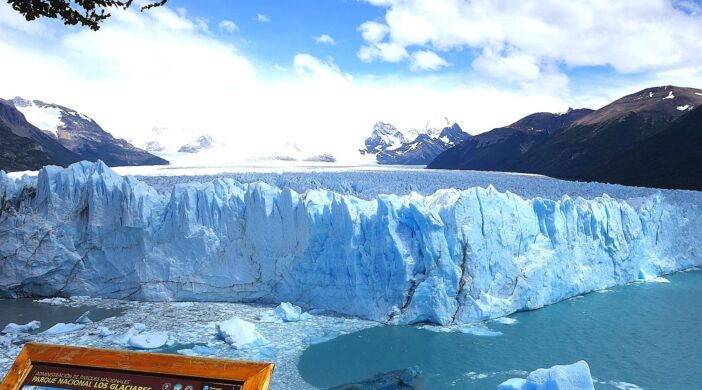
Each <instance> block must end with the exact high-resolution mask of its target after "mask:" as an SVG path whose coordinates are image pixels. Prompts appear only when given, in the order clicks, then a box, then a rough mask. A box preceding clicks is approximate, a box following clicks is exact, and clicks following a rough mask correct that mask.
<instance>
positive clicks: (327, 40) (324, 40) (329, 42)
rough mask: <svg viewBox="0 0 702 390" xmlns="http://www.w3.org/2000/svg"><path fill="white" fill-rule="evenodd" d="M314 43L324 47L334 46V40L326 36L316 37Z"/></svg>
mask: <svg viewBox="0 0 702 390" xmlns="http://www.w3.org/2000/svg"><path fill="white" fill-rule="evenodd" d="M314 41H315V42H317V43H321V44H324V45H335V44H336V41H335V40H334V38H332V37H331V36H329V35H327V34H322V35H320V36H318V37H315V38H314Z"/></svg>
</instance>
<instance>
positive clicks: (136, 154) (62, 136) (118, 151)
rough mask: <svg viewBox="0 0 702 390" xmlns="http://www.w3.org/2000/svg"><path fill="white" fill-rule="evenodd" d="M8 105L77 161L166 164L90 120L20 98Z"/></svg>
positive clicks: (67, 109)
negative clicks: (72, 154) (69, 152)
mask: <svg viewBox="0 0 702 390" xmlns="http://www.w3.org/2000/svg"><path fill="white" fill-rule="evenodd" d="M10 102H11V103H12V104H13V105H14V107H15V108H16V109H17V110H18V111H19V112H21V113H22V115H23V116H24V118H26V120H27V122H29V123H30V124H32V125H33V126H35V127H36V128H38V129H39V130H41V131H42V132H44V133H45V134H46V135H48V136H49V137H51V138H53V139H54V140H56V141H57V142H58V143H59V144H60V145H62V146H63V147H65V148H66V149H68V150H70V151H71V152H73V153H75V154H76V155H77V156H78V157H79V159H85V160H90V161H95V160H98V159H100V160H102V161H104V162H105V163H106V164H108V165H111V166H122V165H162V164H168V161H166V160H164V159H162V158H159V157H156V156H154V155H152V154H150V153H148V152H146V151H144V150H142V149H139V148H137V147H135V146H133V145H132V144H130V143H129V142H127V141H125V140H123V139H119V138H115V137H113V136H112V135H111V134H110V133H108V132H106V131H105V130H103V129H102V127H100V125H98V124H97V122H95V121H94V120H93V119H91V118H90V117H88V116H86V115H84V114H81V113H79V112H77V111H75V110H73V109H70V108H68V107H64V106H61V105H58V104H52V103H45V102H42V101H40V100H27V99H23V98H21V97H15V98H14V99H12V100H10Z"/></svg>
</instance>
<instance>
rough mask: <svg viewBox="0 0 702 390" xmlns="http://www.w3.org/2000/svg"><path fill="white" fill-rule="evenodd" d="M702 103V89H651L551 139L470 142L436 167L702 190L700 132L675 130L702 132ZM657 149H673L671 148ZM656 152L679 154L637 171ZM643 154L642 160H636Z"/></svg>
mask: <svg viewBox="0 0 702 390" xmlns="http://www.w3.org/2000/svg"><path fill="white" fill-rule="evenodd" d="M700 105H702V90H700V89H693V88H680V87H674V86H665V87H655V88H647V89H644V90H642V91H639V92H637V93H634V94H631V95H627V96H625V97H623V98H621V99H618V100H616V101H614V102H612V103H611V104H609V105H607V106H605V107H603V108H601V109H599V110H597V111H594V112H591V113H588V114H587V115H584V116H582V117H580V118H578V119H576V120H574V121H572V122H571V123H569V124H565V125H564V127H562V128H560V129H556V130H553V131H551V132H550V133H549V132H540V133H538V132H537V133H528V134H527V135H517V136H515V135H514V134H509V135H507V136H504V137H499V139H500V142H497V143H496V144H495V145H492V146H490V147H489V148H484V147H483V148H482V149H481V145H480V144H478V143H477V142H474V143H471V142H470V141H469V142H466V143H464V144H461V145H458V146H457V147H455V148H452V149H450V150H448V151H446V152H445V153H442V154H441V155H439V156H438V157H437V158H436V159H435V160H434V161H433V162H432V163H431V164H429V167H430V168H442V169H477V170H500V171H512V172H526V173H539V174H544V175H548V176H553V177H558V178H564V179H573V180H585V181H612V182H615V183H623V184H629V185H656V186H659V187H664V188H688V189H702V173H700V172H698V170H695V169H694V168H693V167H695V166H699V164H695V162H696V161H697V160H698V158H697V157H696V156H697V154H698V153H697V152H696V151H695V150H693V149H692V148H690V147H689V145H688V142H694V139H695V138H694V137H693V138H689V137H692V136H693V135H694V134H693V132H694V130H689V131H688V132H687V133H684V134H687V135H688V136H682V135H681V134H683V133H679V132H677V131H676V129H680V128H687V129H693V128H695V126H696V127H697V128H700V126H702V122H699V123H697V124H694V123H691V122H694V121H698V120H699V117H698V116H696V115H691V114H692V112H693V111H695V109H696V108H697V107H699V106H700ZM684 118H685V119H684ZM680 121H685V123H680ZM493 132H496V131H493ZM478 137H481V136H478ZM483 137H486V136H483ZM476 138H477V137H476ZM481 138H482V137H481ZM688 140H689V141H688ZM646 145H648V146H646ZM654 145H666V147H667V149H666V150H663V149H661V147H660V146H658V147H656V146H654ZM652 149H657V152H656V153H662V154H669V155H672V154H676V155H677V156H676V157H675V158H668V159H665V161H664V163H663V160H660V161H661V162H662V164H661V165H660V166H659V167H657V169H655V170H651V171H648V172H646V171H645V170H644V169H643V165H640V166H639V167H637V166H636V165H635V164H634V163H633V161H645V160H646V158H645V157H643V155H642V153H643V152H642V151H643V150H649V151H650V150H652ZM637 154H638V155H639V157H636V158H634V157H632V156H633V155H637ZM623 161H630V162H629V163H626V164H625V163H624V162H623ZM688 164H693V165H688Z"/></svg>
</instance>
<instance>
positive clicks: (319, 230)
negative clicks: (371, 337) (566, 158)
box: [0, 162, 702, 324]
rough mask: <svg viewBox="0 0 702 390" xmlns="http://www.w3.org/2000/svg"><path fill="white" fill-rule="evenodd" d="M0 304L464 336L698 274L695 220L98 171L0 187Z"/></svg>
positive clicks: (668, 214) (487, 194)
mask: <svg viewBox="0 0 702 390" xmlns="http://www.w3.org/2000/svg"><path fill="white" fill-rule="evenodd" d="M0 199H1V200H2V205H1V206H2V207H1V208H0V256H1V258H2V261H3V266H2V267H0V296H4V297H19V296H71V295H91V296H96V297H110V298H126V299H140V300H224V301H242V302H267V303H276V304H277V303H280V302H290V303H293V304H295V305H299V306H302V307H304V308H308V309H309V308H321V309H328V310H334V311H337V312H340V313H346V314H352V315H358V316H362V317H364V318H369V319H373V320H378V321H387V322H390V323H418V322H431V323H437V324H460V323H470V322H476V321H480V320H485V319H489V318H496V317H501V316H504V315H507V314H510V313H512V312H515V311H518V310H528V309H536V308H539V307H542V306H544V305H547V304H550V303H554V302H557V301H559V300H562V299H565V298H568V297H572V296H575V295H579V294H582V293H586V292H589V291H593V290H597V289H602V288H606V287H609V286H613V285H617V284H623V283H628V282H631V281H634V280H638V279H639V278H640V275H649V276H650V275H661V274H665V273H670V272H673V271H676V270H680V269H685V268H689V267H691V266H695V265H700V264H702V247H701V245H702V244H700V241H699V237H700V236H701V235H702V212H700V210H699V206H698V205H695V204H693V203H690V204H680V203H672V202H668V201H667V200H666V198H665V197H664V196H663V195H660V194H659V195H653V196H649V197H645V198H639V199H635V200H628V201H624V200H618V199H614V198H610V197H608V196H606V195H605V196H602V197H598V198H594V199H582V198H574V199H573V198H570V197H567V196H564V197H562V198H561V199H558V200H551V199H541V198H535V199H522V198H520V197H519V196H516V195H514V194H512V193H509V192H499V191H497V190H496V189H494V188H492V187H488V188H469V189H465V190H455V189H451V190H440V191H438V192H436V193H434V194H433V195H430V196H421V195H418V194H411V195H407V196H397V195H380V196H377V197H376V198H373V199H370V200H362V199H359V198H356V197H353V196H348V195H340V194H337V193H334V192H330V191H325V190H310V191H307V192H305V193H302V194H300V193H297V192H295V191H292V190H290V189H288V188H282V189H281V188H277V187H273V186H270V185H267V184H264V183H260V182H258V183H252V184H243V183H239V182H235V181H233V180H231V179H218V180H215V181H213V182H210V183H204V184H202V183H192V184H179V185H176V186H175V187H174V189H173V190H172V192H171V193H170V194H168V195H162V194H159V193H158V192H156V191H155V190H154V189H153V188H151V187H150V186H148V185H146V184H145V183H143V182H141V181H139V180H136V179H134V178H132V177H121V176H119V175H117V174H115V173H114V172H112V171H111V170H110V169H109V168H108V167H107V166H105V165H104V164H102V163H100V162H97V163H86V162H82V163H77V164H74V165H71V166H70V167H68V168H65V169H64V168H58V167H46V168H44V169H43V170H42V171H41V172H40V174H39V177H38V179H37V180H36V182H33V181H29V180H24V181H17V180H14V179H11V178H9V177H7V176H6V175H2V174H0Z"/></svg>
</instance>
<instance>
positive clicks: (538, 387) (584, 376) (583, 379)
mask: <svg viewBox="0 0 702 390" xmlns="http://www.w3.org/2000/svg"><path fill="white" fill-rule="evenodd" d="M550 389H554V390H595V385H594V384H593V382H592V376H591V375H590V366H588V364H587V362H585V361H584V360H580V361H579V362H576V363H573V364H571V365H567V366H553V367H551V368H539V369H538V370H536V371H532V372H531V373H529V375H528V376H527V378H526V379H521V378H512V379H508V380H506V381H504V382H502V383H501V384H500V385H499V386H497V390H550Z"/></svg>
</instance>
